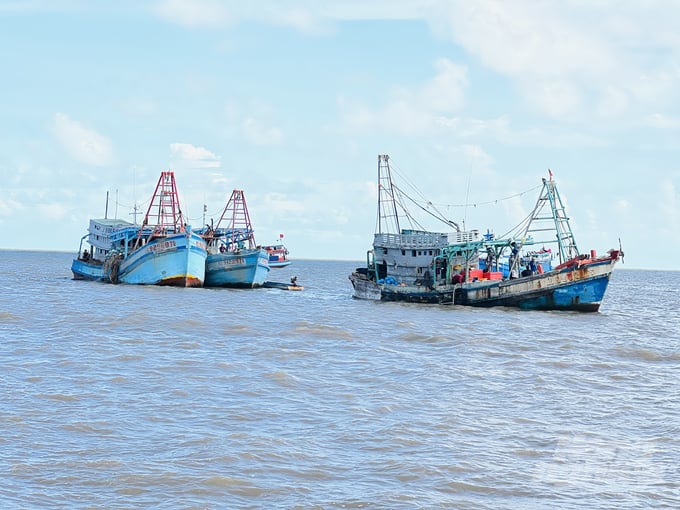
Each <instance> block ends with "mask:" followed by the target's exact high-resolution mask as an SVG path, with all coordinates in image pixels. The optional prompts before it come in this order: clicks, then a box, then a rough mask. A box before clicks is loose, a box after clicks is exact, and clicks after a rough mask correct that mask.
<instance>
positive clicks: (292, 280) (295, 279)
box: [290, 276, 298, 287]
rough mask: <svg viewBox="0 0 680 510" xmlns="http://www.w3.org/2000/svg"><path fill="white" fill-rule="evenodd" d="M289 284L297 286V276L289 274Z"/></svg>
mask: <svg viewBox="0 0 680 510" xmlns="http://www.w3.org/2000/svg"><path fill="white" fill-rule="evenodd" d="M290 284H291V285H292V286H293V287H297V286H298V284H297V276H291V277H290Z"/></svg>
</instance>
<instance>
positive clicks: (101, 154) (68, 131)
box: [53, 113, 113, 166]
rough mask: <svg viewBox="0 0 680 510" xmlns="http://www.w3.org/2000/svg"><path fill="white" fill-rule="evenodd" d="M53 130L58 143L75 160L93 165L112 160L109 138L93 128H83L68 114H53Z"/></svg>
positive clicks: (107, 163) (102, 164)
mask: <svg viewBox="0 0 680 510" xmlns="http://www.w3.org/2000/svg"><path fill="white" fill-rule="evenodd" d="M53 132H54V135H55V137H56V139H57V140H58V141H59V143H61V145H62V146H63V147H64V149H66V151H67V152H68V153H69V154H70V155H71V157H72V158H74V159H75V160H77V161H80V162H82V163H86V164H88V165H95V166H106V165H109V164H111V162H112V161H113V150H112V147H111V142H110V140H109V139H108V138H106V137H105V136H103V135H100V134H99V133H97V132H96V131H95V130H93V129H88V128H85V127H84V126H82V125H81V124H80V123H79V122H77V121H75V120H72V119H71V118H69V117H68V115H65V114H63V113H56V114H55V116H54V123H53Z"/></svg>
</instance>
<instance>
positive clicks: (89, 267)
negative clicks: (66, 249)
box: [71, 258, 104, 282]
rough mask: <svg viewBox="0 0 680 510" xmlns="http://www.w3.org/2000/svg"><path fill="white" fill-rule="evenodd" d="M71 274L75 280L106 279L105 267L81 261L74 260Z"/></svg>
mask: <svg viewBox="0 0 680 510" xmlns="http://www.w3.org/2000/svg"><path fill="white" fill-rule="evenodd" d="M71 272H72V273H73V278H74V279H75V280H89V281H95V282H97V281H102V280H103V279H104V267H103V265H102V264H101V263H92V262H85V261H84V260H81V259H77V258H76V259H73V262H72V263H71Z"/></svg>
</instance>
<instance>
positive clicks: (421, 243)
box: [373, 232, 448, 249]
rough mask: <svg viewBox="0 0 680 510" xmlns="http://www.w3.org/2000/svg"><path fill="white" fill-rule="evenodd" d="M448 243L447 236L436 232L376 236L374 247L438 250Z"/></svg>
mask: <svg viewBox="0 0 680 510" xmlns="http://www.w3.org/2000/svg"><path fill="white" fill-rule="evenodd" d="M447 243H448V238H447V234H441V233H436V232H418V233H414V234H375V236H374V238H373V245H374V246H381V247H383V248H403V249H417V248H438V247H444V246H446V245H447Z"/></svg>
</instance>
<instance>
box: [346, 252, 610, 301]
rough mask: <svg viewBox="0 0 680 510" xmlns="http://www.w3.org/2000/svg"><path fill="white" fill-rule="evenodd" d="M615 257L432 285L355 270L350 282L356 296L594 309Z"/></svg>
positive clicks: (606, 283)
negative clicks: (400, 281)
mask: <svg viewBox="0 0 680 510" xmlns="http://www.w3.org/2000/svg"><path fill="white" fill-rule="evenodd" d="M617 260H618V252H614V253H613V254H612V255H611V256H610V257H605V258H602V259H598V260H588V261H583V262H575V263H574V264H572V265H569V266H567V267H562V268H557V269H556V270H554V271H550V272H548V273H544V274H538V275H533V276H527V277H524V278H518V279H513V280H492V281H476V282H469V283H463V284H460V285H442V286H437V287H436V288H428V287H425V286H416V285H389V284H384V283H380V284H379V283H376V282H375V281H373V280H371V279H368V278H366V277H365V276H363V275H361V274H359V273H353V274H352V275H351V276H350V281H351V282H352V285H353V287H354V295H353V296H354V297H355V298H358V299H369V300H381V301H404V302H409V303H440V304H450V303H453V304H456V305H463V306H475V307H485V308H490V307H496V306H507V307H514V308H520V309H523V310H567V311H578V312H597V311H598V310H599V309H600V304H601V303H602V299H603V298H604V295H605V292H606V290H607V286H608V284H609V279H610V276H611V274H612V271H613V269H614V265H615V263H616V261H617Z"/></svg>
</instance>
